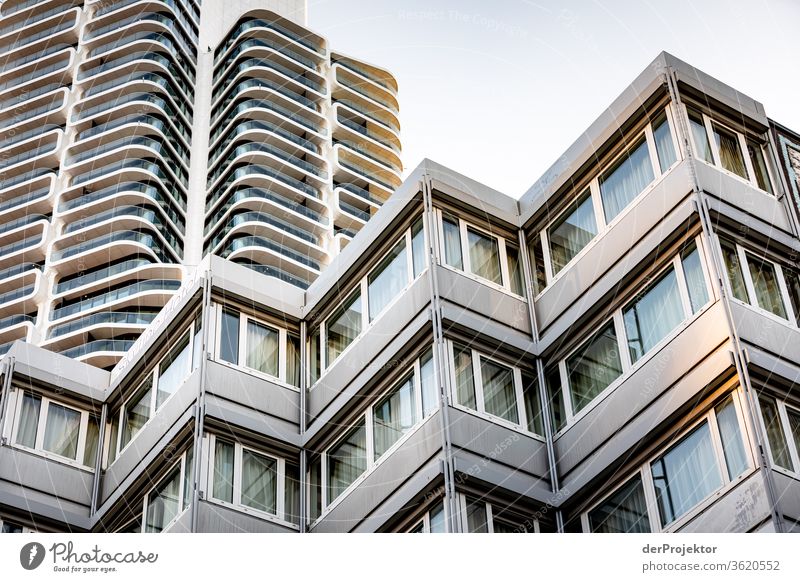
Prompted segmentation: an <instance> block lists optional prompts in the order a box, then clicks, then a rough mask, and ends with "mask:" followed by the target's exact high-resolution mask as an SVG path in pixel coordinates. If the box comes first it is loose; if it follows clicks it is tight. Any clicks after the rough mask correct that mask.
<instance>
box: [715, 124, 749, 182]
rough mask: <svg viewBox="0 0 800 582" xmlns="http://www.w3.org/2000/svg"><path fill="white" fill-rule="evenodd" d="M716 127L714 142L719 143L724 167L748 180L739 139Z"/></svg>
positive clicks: (720, 156)
mask: <svg viewBox="0 0 800 582" xmlns="http://www.w3.org/2000/svg"><path fill="white" fill-rule="evenodd" d="M713 127H714V140H715V141H716V142H717V147H718V148H719V158H720V162H721V163H722V167H723V168H725V169H726V170H728V171H729V172H733V173H734V174H738V175H739V176H741V177H742V178H747V171H746V170H745V166H744V158H743V157H742V149H741V148H740V147H739V138H738V137H737V136H736V135H735V134H733V133H731V132H729V131H726V130H725V129H722V128H721V127H718V126H716V125H714V126H713Z"/></svg>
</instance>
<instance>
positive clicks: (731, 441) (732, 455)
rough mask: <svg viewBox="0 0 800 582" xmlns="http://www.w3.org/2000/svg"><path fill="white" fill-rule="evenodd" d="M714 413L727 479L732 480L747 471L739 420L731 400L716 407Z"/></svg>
mask: <svg viewBox="0 0 800 582" xmlns="http://www.w3.org/2000/svg"><path fill="white" fill-rule="evenodd" d="M716 412H717V426H719V436H720V438H721V439H722V448H723V450H724V451H725V465H726V466H727V468H728V477H729V478H730V479H731V480H733V479H736V477H738V476H739V475H741V474H742V473H743V472H744V470H745V469H747V455H745V452H744V444H743V443H742V433H741V429H740V428H739V418H738V417H737V416H736V406H735V405H734V404H733V399H731V398H728V399H727V400H726V401H725V402H723V403H722V404H720V405H719V406H717V409H716Z"/></svg>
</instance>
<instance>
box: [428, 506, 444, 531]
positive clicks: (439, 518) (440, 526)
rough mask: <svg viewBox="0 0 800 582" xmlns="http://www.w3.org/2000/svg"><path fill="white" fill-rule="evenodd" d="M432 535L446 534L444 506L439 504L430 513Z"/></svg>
mask: <svg viewBox="0 0 800 582" xmlns="http://www.w3.org/2000/svg"><path fill="white" fill-rule="evenodd" d="M430 523H431V533H445V532H446V531H447V526H446V525H445V522H444V504H443V503H441V502H440V503H439V504H438V505H437V506H436V507H434V508H433V509H431V511H430Z"/></svg>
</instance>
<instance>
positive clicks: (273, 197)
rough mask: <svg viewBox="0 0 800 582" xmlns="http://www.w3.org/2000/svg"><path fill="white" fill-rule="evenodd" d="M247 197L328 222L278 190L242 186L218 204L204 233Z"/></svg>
mask: <svg viewBox="0 0 800 582" xmlns="http://www.w3.org/2000/svg"><path fill="white" fill-rule="evenodd" d="M218 198H219V197H217V198H216V199H214V200H213V201H212V203H211V205H210V206H213V202H215V201H216V200H217V199H218ZM248 198H256V199H260V200H268V201H270V202H273V203H275V204H277V205H279V206H283V207H284V208H286V209H287V210H291V211H292V212H296V213H297V214H299V215H301V216H303V217H305V218H308V219H309V220H313V221H314V222H317V223H318V224H321V225H323V226H324V225H326V224H328V219H327V217H325V216H323V215H322V214H320V213H319V212H316V211H314V210H312V209H311V208H308V207H307V206H303V205H302V204H300V203H299V202H295V201H294V200H290V199H288V198H286V197H285V196H283V195H282V194H279V193H278V192H273V191H271V190H267V189H264V188H242V189H240V190H235V191H234V192H233V194H231V195H229V196H228V199H227V201H226V202H225V204H223V205H222V206H220V207H219V208H218V209H217V211H216V212H215V213H214V215H213V216H211V217H210V218H209V219H208V220H207V221H206V234H208V232H209V230H210V228H211V227H212V226H213V225H215V224H216V223H217V221H219V220H220V219H221V218H222V216H223V215H224V214H225V213H226V212H227V211H228V209H230V208H231V207H233V206H234V205H235V204H237V203H238V202H241V201H242V200H247V199H248Z"/></svg>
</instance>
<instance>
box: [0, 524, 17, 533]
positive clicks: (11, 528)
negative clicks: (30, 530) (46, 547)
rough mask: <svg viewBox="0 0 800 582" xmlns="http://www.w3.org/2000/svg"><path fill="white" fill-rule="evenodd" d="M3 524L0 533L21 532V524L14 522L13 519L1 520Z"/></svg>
mask: <svg viewBox="0 0 800 582" xmlns="http://www.w3.org/2000/svg"><path fill="white" fill-rule="evenodd" d="M2 523H3V525H2V527H1V528H0V533H4V534H15V533H22V526H21V525H20V524H18V523H14V522H13V521H3V522H2Z"/></svg>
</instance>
